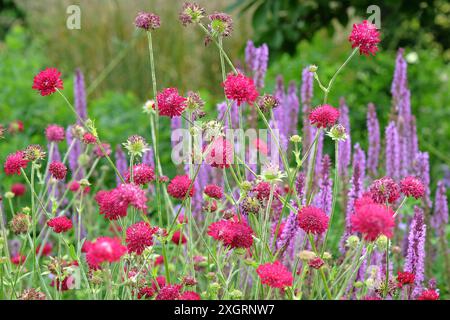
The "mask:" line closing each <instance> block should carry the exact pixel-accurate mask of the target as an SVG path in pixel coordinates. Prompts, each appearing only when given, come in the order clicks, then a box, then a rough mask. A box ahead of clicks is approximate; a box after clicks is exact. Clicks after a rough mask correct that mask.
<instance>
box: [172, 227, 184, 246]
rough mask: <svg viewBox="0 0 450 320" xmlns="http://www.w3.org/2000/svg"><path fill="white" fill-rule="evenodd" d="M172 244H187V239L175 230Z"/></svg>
mask: <svg viewBox="0 0 450 320" xmlns="http://www.w3.org/2000/svg"><path fill="white" fill-rule="evenodd" d="M172 242H173V243H175V244H185V243H186V242H187V238H186V237H185V236H184V234H182V233H181V231H180V230H177V231H175V232H174V234H173V236H172Z"/></svg>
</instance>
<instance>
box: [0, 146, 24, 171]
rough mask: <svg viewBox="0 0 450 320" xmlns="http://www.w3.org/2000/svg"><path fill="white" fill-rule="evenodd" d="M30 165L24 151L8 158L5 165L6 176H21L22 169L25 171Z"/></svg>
mask: <svg viewBox="0 0 450 320" xmlns="http://www.w3.org/2000/svg"><path fill="white" fill-rule="evenodd" d="M27 165H28V160H27V159H25V154H24V153H23V151H17V152H16V153H12V154H10V155H8V157H6V161H5V164H4V167H3V168H4V170H5V173H6V175H8V176H9V175H13V174H17V175H20V169H25V168H26V167H27Z"/></svg>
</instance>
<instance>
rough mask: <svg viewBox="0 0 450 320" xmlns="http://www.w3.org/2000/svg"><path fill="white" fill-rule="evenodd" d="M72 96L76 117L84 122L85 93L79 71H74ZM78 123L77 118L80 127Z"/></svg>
mask: <svg viewBox="0 0 450 320" xmlns="http://www.w3.org/2000/svg"><path fill="white" fill-rule="evenodd" d="M74 94H75V110H76V111H77V114H78V116H79V117H80V118H81V119H83V121H85V120H87V103H86V91H85V87H84V76H83V73H82V72H81V70H80V69H77V70H76V71H75V82H74ZM80 122H81V121H80V119H78V118H77V123H78V124H80V125H81V123H80Z"/></svg>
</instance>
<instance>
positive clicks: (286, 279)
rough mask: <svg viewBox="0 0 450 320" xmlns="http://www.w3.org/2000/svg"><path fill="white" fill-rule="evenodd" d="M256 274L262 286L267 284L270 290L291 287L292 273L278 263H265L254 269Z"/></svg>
mask: <svg viewBox="0 0 450 320" xmlns="http://www.w3.org/2000/svg"><path fill="white" fill-rule="evenodd" d="M256 273H257V274H258V276H259V278H260V279H261V283H262V284H267V285H268V286H270V287H272V288H280V289H284V288H285V287H290V286H292V282H293V280H294V278H293V277H292V273H291V272H290V271H289V270H288V269H287V268H286V267H285V266H284V265H283V264H282V263H281V262H280V261H278V260H277V261H275V262H274V263H265V264H262V265H260V266H259V267H258V268H257V269H256Z"/></svg>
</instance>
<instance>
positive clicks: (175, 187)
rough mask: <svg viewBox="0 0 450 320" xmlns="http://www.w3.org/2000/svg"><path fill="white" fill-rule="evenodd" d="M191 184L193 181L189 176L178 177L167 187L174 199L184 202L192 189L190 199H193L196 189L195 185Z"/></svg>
mask: <svg viewBox="0 0 450 320" xmlns="http://www.w3.org/2000/svg"><path fill="white" fill-rule="evenodd" d="M191 183H192V181H191V179H189V176H188V175H184V176H176V177H175V178H173V179H172V181H170V183H169V185H168V186H167V192H168V193H169V194H170V195H171V196H172V197H174V198H176V199H180V200H182V199H184V197H186V194H187V192H188V190H189V188H190V191H189V197H192V196H193V195H194V193H195V188H194V184H192V186H191Z"/></svg>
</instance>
